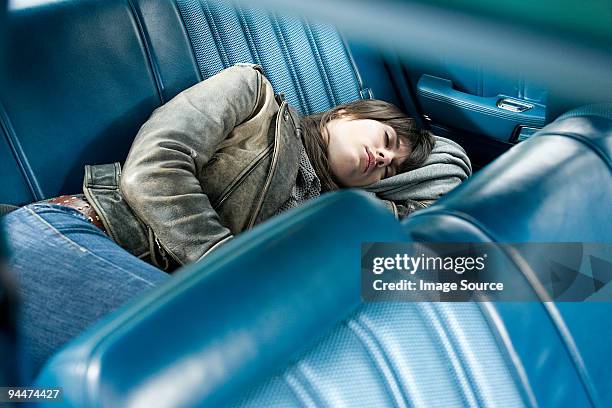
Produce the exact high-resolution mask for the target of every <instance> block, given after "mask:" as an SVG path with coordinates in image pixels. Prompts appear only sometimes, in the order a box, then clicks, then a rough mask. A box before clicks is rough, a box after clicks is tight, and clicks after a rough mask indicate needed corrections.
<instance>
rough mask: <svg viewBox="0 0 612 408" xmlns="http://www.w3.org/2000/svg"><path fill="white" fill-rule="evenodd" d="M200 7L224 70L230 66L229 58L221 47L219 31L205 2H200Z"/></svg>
mask: <svg viewBox="0 0 612 408" xmlns="http://www.w3.org/2000/svg"><path fill="white" fill-rule="evenodd" d="M200 7H201V8H202V12H203V13H204V17H205V18H206V22H207V23H208V26H209V27H210V31H211V32H212V35H213V42H214V43H215V48H217V52H218V53H219V56H221V60H222V62H223V66H224V67H225V68H227V67H229V66H230V61H229V58H228V57H227V54H226V53H225V48H224V46H223V42H222V40H221V36H220V35H219V30H218V29H217V24H216V23H215V19H214V16H213V15H212V13H211V11H210V8H209V7H208V2H207V1H200Z"/></svg>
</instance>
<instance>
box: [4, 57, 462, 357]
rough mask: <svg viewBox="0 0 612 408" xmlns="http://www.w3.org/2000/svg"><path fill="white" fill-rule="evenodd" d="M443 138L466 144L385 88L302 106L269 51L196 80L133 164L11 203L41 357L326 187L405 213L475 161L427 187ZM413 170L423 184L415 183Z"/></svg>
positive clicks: (94, 171)
mask: <svg viewBox="0 0 612 408" xmlns="http://www.w3.org/2000/svg"><path fill="white" fill-rule="evenodd" d="M445 143H446V144H445ZM434 145H436V148H438V147H439V146H440V148H441V150H442V153H444V149H445V148H446V149H450V150H454V151H455V153H456V152H459V153H458V154H455V156H457V157H458V156H461V157H464V156H465V155H464V153H463V150H462V149H461V148H460V147H459V146H458V145H455V144H453V143H452V142H450V141H447V140H446V139H434V137H433V136H432V135H431V134H430V133H429V132H427V131H425V130H423V129H420V128H418V127H417V126H416V124H415V120H414V119H412V118H410V117H407V116H406V115H405V114H403V113H402V112H401V111H400V110H399V109H398V108H396V107H395V106H393V105H392V104H389V103H387V102H384V101H380V100H360V101H356V102H352V103H348V104H344V105H340V106H337V107H335V108H332V109H331V110H329V111H326V112H323V113H318V114H314V115H310V116H300V115H299V114H298V113H297V112H296V110H295V109H294V108H292V107H291V106H289V105H288V104H287V102H286V101H284V98H283V97H282V95H275V93H274V91H273V89H272V85H271V84H270V82H269V81H268V80H267V79H266V77H265V76H264V75H263V73H262V70H261V68H260V67H259V66H257V65H252V64H237V65H235V66H233V67H231V68H228V69H225V70H223V71H221V72H220V73H219V74H217V75H215V76H213V77H211V78H209V79H207V80H205V81H203V82H200V83H198V84H196V85H194V86H193V87H191V88H189V89H187V90H185V91H183V92H181V93H180V94H178V95H177V96H176V97H175V98H173V99H172V100H171V101H169V102H168V103H166V104H165V105H163V106H161V107H159V108H158V109H156V110H155V111H154V112H153V114H152V115H151V117H150V118H149V119H148V121H147V122H146V123H145V124H144V125H143V126H142V127H141V129H140V131H139V132H138V134H137V136H136V138H135V140H134V143H133V145H132V147H131V150H130V152H129V155H128V157H127V159H126V161H125V164H124V166H123V169H122V168H121V166H120V165H119V164H118V163H115V164H107V165H95V166H86V168H85V177H84V182H83V194H78V195H74V196H61V197H58V198H54V199H51V200H46V201H45V202H39V203H35V204H30V205H27V206H25V207H22V208H20V209H18V210H16V211H13V212H12V213H10V214H9V215H7V216H6V217H4V220H3V223H4V224H5V228H6V230H7V233H8V236H9V242H10V247H11V250H12V254H13V257H12V260H11V263H10V265H9V266H10V267H11V269H12V271H13V273H14V275H15V279H16V280H17V283H18V284H19V287H20V291H21V298H22V301H23V313H22V314H23V317H22V319H21V330H22V331H23V335H24V337H25V338H26V339H27V346H26V348H27V350H28V353H29V354H30V356H29V358H30V359H32V360H33V361H34V363H35V365H37V366H40V365H41V364H42V363H43V362H44V361H45V359H46V358H47V357H48V356H49V355H51V354H52V353H53V352H54V351H55V350H56V349H57V348H58V347H59V346H60V345H61V344H63V343H64V342H65V341H67V340H68V339H69V338H71V337H73V336H74V335H76V334H78V333H79V332H80V331H81V330H83V329H84V328H85V327H86V326H88V325H89V324H91V323H92V322H94V321H95V320H97V319H98V318H100V317H101V316H103V315H105V314H107V313H108V312H109V311H111V310H113V309H115V308H117V307H118V306H120V305H121V304H122V303H124V302H125V301H127V300H129V299H131V298H133V297H135V296H136V295H137V294H138V293H141V292H142V291H144V290H146V289H147V288H149V287H152V286H155V285H157V284H159V283H160V282H162V281H164V280H165V279H167V278H168V276H169V275H168V274H167V273H166V272H164V271H167V272H170V271H173V270H175V269H177V268H179V267H180V266H182V265H186V264H189V263H193V262H196V261H198V260H200V259H202V258H203V257H205V256H206V255H207V254H209V253H210V252H211V251H213V250H215V248H217V247H219V246H220V245H223V244H224V243H226V242H227V241H228V240H231V239H232V238H233V237H234V236H235V235H237V234H239V233H241V232H243V231H246V230H248V229H250V228H252V227H253V226H255V225H257V224H259V223H261V222H263V221H265V220H267V219H269V218H270V217H272V216H274V215H276V214H279V213H281V212H284V211H287V210H289V209H291V208H294V207H296V206H298V205H300V204H301V203H303V202H304V201H306V200H309V199H311V198H315V197H317V196H319V195H320V194H322V193H325V192H329V191H332V190H337V189H340V188H349V187H356V188H363V189H366V190H370V191H371V192H372V194H377V195H378V196H379V198H381V199H385V198H387V199H386V200H384V203H385V204H386V205H387V206H388V208H389V209H390V210H391V211H392V212H393V214H394V215H395V216H396V217H397V218H398V219H399V218H402V217H404V216H406V215H407V214H409V213H410V212H412V211H414V210H416V209H419V208H423V207H425V206H426V205H428V204H429V203H430V202H431V201H432V199H435V198H437V197H438V196H440V195H441V194H442V193H444V192H446V190H448V189H449V187H448V186H454V185H456V184H458V183H459V182H460V181H461V180H462V179H463V178H465V177H467V176H468V175H469V172H470V171H471V169H469V161H468V160H467V157H465V159H463V161H464V164H463V165H459V166H456V167H458V168H461V169H460V170H453V169H451V171H450V173H449V176H448V177H446V178H445V177H442V176H440V175H439V174H438V176H437V182H436V183H434V184H432V189H431V190H432V191H423V188H422V186H427V183H423V181H424V180H423V179H422V178H423V177H430V176H426V175H424V174H419V173H418V170H419V168H420V167H421V166H422V165H423V164H424V163H425V162H426V160H431V156H432V155H431V154H430V153H431V152H432V149H433V148H434ZM434 164H435V163H434ZM428 174H429V173H428ZM414 177H416V178H417V179H418V178H419V177H421V179H419V180H417V181H418V182H417V183H415V184H414V185H418V186H421V188H420V190H419V188H416V189H415V188H414V185H413V186H412V187H411V188H408V189H402V183H404V182H406V181H407V180H408V181H410V180H411V178H412V179H414ZM445 179H446V180H450V182H449V183H448V184H446V185H444V183H442V184H440V180H445ZM440 186H442V187H440ZM445 186H446V187H445ZM385 194H386V195H385ZM116 244H118V245H116ZM50 316H51V318H50Z"/></svg>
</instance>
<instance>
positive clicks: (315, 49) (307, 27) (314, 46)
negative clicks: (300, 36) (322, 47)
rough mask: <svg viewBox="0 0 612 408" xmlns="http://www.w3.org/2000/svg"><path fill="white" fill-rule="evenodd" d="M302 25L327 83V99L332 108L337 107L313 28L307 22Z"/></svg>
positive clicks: (320, 71)
mask: <svg viewBox="0 0 612 408" xmlns="http://www.w3.org/2000/svg"><path fill="white" fill-rule="evenodd" d="M302 24H303V25H304V31H306V36H307V37H308V42H309V43H310V48H311V49H312V51H313V52H314V55H315V60H316V61H317V67H318V69H319V73H320V74H322V75H321V77H322V79H323V82H324V83H325V92H326V93H327V97H328V98H329V99H330V100H331V101H330V102H331V104H332V107H333V106H336V105H337V104H338V102H337V99H336V95H335V94H334V90H333V88H332V86H331V82H330V80H329V74H328V72H327V69H326V68H325V63H324V61H323V57H322V56H321V52H320V51H319V46H318V44H317V40H316V39H315V37H314V34H313V31H312V27H311V26H310V24H309V23H308V22H307V21H304V22H303V23H302Z"/></svg>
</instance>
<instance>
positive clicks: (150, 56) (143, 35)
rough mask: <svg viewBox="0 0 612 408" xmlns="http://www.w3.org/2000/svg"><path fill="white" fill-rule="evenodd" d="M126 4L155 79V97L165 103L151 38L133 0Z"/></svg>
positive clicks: (128, 0) (162, 84)
mask: <svg viewBox="0 0 612 408" xmlns="http://www.w3.org/2000/svg"><path fill="white" fill-rule="evenodd" d="M127 3H128V5H129V6H130V7H129V8H130V12H131V14H132V17H133V18H134V21H135V22H136V26H137V27H138V36H139V37H140V41H141V42H142V46H143V48H144V51H145V55H146V56H147V62H148V65H149V69H150V70H151V73H152V74H153V80H154V81H155V90H156V91H157V97H158V98H159V102H160V104H162V105H163V104H164V103H165V98H164V83H163V80H162V76H161V71H160V68H159V63H158V62H157V59H156V58H155V53H154V51H153V47H152V46H151V44H150V43H151V39H150V38H149V34H148V32H147V29H146V27H145V25H144V22H143V18H142V15H141V13H140V10H139V9H138V8H137V7H136V5H135V4H134V2H133V0H127Z"/></svg>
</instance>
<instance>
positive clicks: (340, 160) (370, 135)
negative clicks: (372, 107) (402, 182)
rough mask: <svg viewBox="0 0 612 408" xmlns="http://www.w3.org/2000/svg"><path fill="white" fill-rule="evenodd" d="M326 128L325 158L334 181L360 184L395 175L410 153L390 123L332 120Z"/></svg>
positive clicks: (343, 119) (364, 120)
mask: <svg viewBox="0 0 612 408" xmlns="http://www.w3.org/2000/svg"><path fill="white" fill-rule="evenodd" d="M325 128H326V130H327V132H326V133H327V135H325V136H324V137H326V139H327V157H328V159H329V165H330V167H331V171H332V173H333V174H334V176H335V178H336V180H337V181H338V182H340V184H342V185H343V186H344V187H361V186H367V185H368V184H372V183H375V182H377V181H379V180H381V179H383V178H385V177H391V176H393V175H395V174H397V172H398V169H399V167H400V165H401V164H402V163H403V162H404V161H405V160H406V158H407V157H408V156H409V155H410V147H409V146H408V145H406V144H404V142H403V141H402V140H399V138H398V137H397V134H396V133H395V130H393V128H392V127H391V126H388V125H385V124H383V123H382V122H379V121H376V120H372V119H351V118H347V117H343V118H339V119H334V120H332V121H330V122H328V123H327V125H326V126H325Z"/></svg>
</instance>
